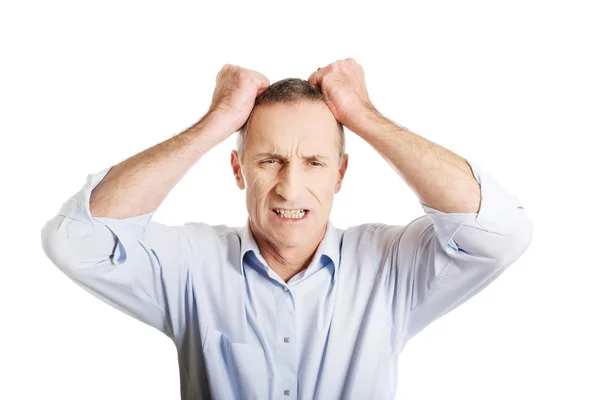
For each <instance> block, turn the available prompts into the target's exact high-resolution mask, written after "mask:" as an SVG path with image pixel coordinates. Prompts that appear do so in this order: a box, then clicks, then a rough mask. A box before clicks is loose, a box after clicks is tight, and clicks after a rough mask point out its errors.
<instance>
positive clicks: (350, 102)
mask: <svg viewBox="0 0 600 400" xmlns="http://www.w3.org/2000/svg"><path fill="white" fill-rule="evenodd" d="M308 82H309V83H310V84H311V85H312V86H314V87H316V88H317V89H318V90H319V91H320V92H321V93H322V94H323V95H324V97H325V103H326V104H327V106H328V107H329V109H330V110H331V113H332V114H333V116H334V117H335V119H336V120H338V121H339V122H340V123H342V125H345V126H346V127H348V129H350V130H352V131H353V132H355V133H356V132H357V131H356V129H357V127H358V126H359V125H360V121H361V120H362V119H364V117H365V116H368V114H369V113H375V112H376V110H375V107H374V106H373V104H372V103H371V101H370V100H369V94H368V93H367V85H366V83H365V74H364V71H363V68H362V67H361V66H360V64H358V63H357V62H356V61H355V60H354V59H353V58H346V59H345V60H340V61H336V62H334V63H332V64H329V65H328V66H326V67H324V68H319V69H318V70H316V71H315V72H313V73H312V74H311V75H310V76H309V78H308Z"/></svg>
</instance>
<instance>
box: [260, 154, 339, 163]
mask: <svg viewBox="0 0 600 400" xmlns="http://www.w3.org/2000/svg"><path fill="white" fill-rule="evenodd" d="M255 157H256V158H263V157H268V158H275V159H278V160H286V157H284V156H283V155H281V154H278V153H259V154H256V155H255ZM303 158H304V160H305V161H319V160H328V159H329V157H327V156H324V155H321V154H313V155H310V156H304V157H303Z"/></svg>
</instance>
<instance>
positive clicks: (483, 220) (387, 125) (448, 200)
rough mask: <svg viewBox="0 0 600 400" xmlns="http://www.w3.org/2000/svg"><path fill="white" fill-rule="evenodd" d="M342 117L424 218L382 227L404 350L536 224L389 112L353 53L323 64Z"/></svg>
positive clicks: (388, 283)
mask: <svg viewBox="0 0 600 400" xmlns="http://www.w3.org/2000/svg"><path fill="white" fill-rule="evenodd" d="M309 82H310V83H311V84H313V85H315V86H317V87H320V88H321V91H322V92H323V94H324V95H325V97H326V99H327V103H328V106H329V108H330V109H331V111H332V113H333V114H334V116H335V117H336V119H337V120H338V121H340V122H342V123H343V124H344V125H345V126H347V127H348V128H349V129H350V130H352V131H353V132H355V133H356V134H357V135H359V136H361V137H362V138H363V139H365V141H367V142H368V143H369V144H371V146H373V148H375V150H377V152H378V153H379V154H381V155H382V156H383V157H384V158H385V160H386V161H387V162H388V163H389V164H390V165H391V166H392V167H393V168H394V170H396V172H397V173H398V174H399V175H400V176H401V177H402V178H404V180H405V181H406V182H407V183H408V185H409V186H410V187H411V189H413V191H414V192H415V193H416V194H417V196H418V197H419V199H420V201H421V205H422V207H423V209H424V210H425V213H426V216H424V217H420V218H417V219H416V220H414V221H412V222H411V223H410V224H408V225H407V226H391V225H384V224H374V225H373V231H372V233H371V238H372V239H373V241H372V246H374V247H375V248H376V250H377V251H376V253H377V254H378V255H380V256H382V257H383V260H386V262H381V263H378V265H380V268H381V270H380V277H381V282H382V284H381V290H382V295H383V296H385V297H386V302H385V303H386V304H390V305H391V314H392V315H391V317H392V320H393V326H394V327H395V332H394V338H395V341H396V345H397V347H396V348H400V345H401V343H402V342H403V341H406V340H408V339H410V338H411V337H412V336H414V335H415V334H417V333H418V332H419V331H420V330H422V329H423V328H424V327H425V326H427V325H428V324H429V323H431V322H432V321H434V320H435V319H437V318H439V317H441V316H442V315H444V314H446V313H448V312H449V311H451V310H453V309H454V308H456V307H457V306H459V305H460V304H462V303H464V302H465V301H466V300H468V299H469V298H471V297H472V296H473V295H475V294H476V293H478V292H479V291H481V290H482V289H483V288H484V287H486V286H487V285H489V284H490V283H491V282H492V281H493V280H494V279H496V278H497V277H498V276H499V275H500V274H501V273H502V272H503V271H504V270H505V269H506V268H507V267H508V266H509V265H511V264H512V263H514V262H515V261H516V260H517V259H518V258H519V257H520V256H521V255H522V254H523V253H524V252H525V250H526V249H527V248H528V247H529V244H530V242H531V239H532V234H533V225H532V223H531V221H530V220H529V219H528V218H527V216H526V214H525V212H524V211H523V206H522V205H521V204H520V202H519V200H518V199H517V198H516V197H515V196H513V195H511V194H510V193H508V192H506V191H505V190H504V189H502V188H501V187H500V185H499V184H498V182H496V180H495V179H494V178H493V177H491V176H490V175H489V174H487V173H486V172H485V171H483V169H481V168H480V167H479V166H478V165H476V164H475V163H472V162H467V161H466V160H465V159H463V158H462V157H459V156H458V155H456V154H454V153H452V152H451V151H449V150H447V149H445V148H443V147H442V146H439V145H437V144H435V143H433V142H431V141H428V140H426V139H424V138H421V137H419V136H418V135H416V134H414V133H412V132H409V131H408V130H407V129H405V128H403V127H401V126H398V125H396V124H394V123H393V122H392V121H390V120H388V119H386V118H385V117H383V116H382V115H381V114H380V113H379V112H378V111H377V110H376V109H375V107H374V106H373V104H372V103H371V102H370V100H369V98H368V93H367V90H366V86H365V81H364V72H363V69H362V67H361V66H360V65H359V64H358V63H356V61H355V60H354V59H352V58H348V59H346V60H343V61H336V62H335V63H333V64H330V65H328V66H327V67H325V68H323V69H320V70H317V71H315V72H313V73H312V74H311V76H310V77H309Z"/></svg>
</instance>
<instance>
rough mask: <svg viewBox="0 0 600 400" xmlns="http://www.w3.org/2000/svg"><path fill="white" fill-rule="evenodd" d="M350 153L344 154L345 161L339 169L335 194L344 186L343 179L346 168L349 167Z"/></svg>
mask: <svg viewBox="0 0 600 400" xmlns="http://www.w3.org/2000/svg"><path fill="white" fill-rule="evenodd" d="M348 157H349V156H348V154H344V161H342V165H341V166H340V169H339V171H338V181H337V182H336V184H335V190H334V192H333V193H334V194H335V193H337V192H339V191H340V189H341V188H342V181H343V180H344V176H345V175H346V169H347V168H348Z"/></svg>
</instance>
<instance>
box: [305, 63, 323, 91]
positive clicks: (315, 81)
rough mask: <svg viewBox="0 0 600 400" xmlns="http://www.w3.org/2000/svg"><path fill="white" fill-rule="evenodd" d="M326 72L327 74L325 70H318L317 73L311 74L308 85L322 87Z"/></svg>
mask: <svg viewBox="0 0 600 400" xmlns="http://www.w3.org/2000/svg"><path fill="white" fill-rule="evenodd" d="M324 72H325V69H323V68H318V69H317V70H316V71H315V72H313V73H312V74H310V76H309V77H308V83H310V84H311V85H313V86H316V87H321V81H322V80H323V73H324Z"/></svg>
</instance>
